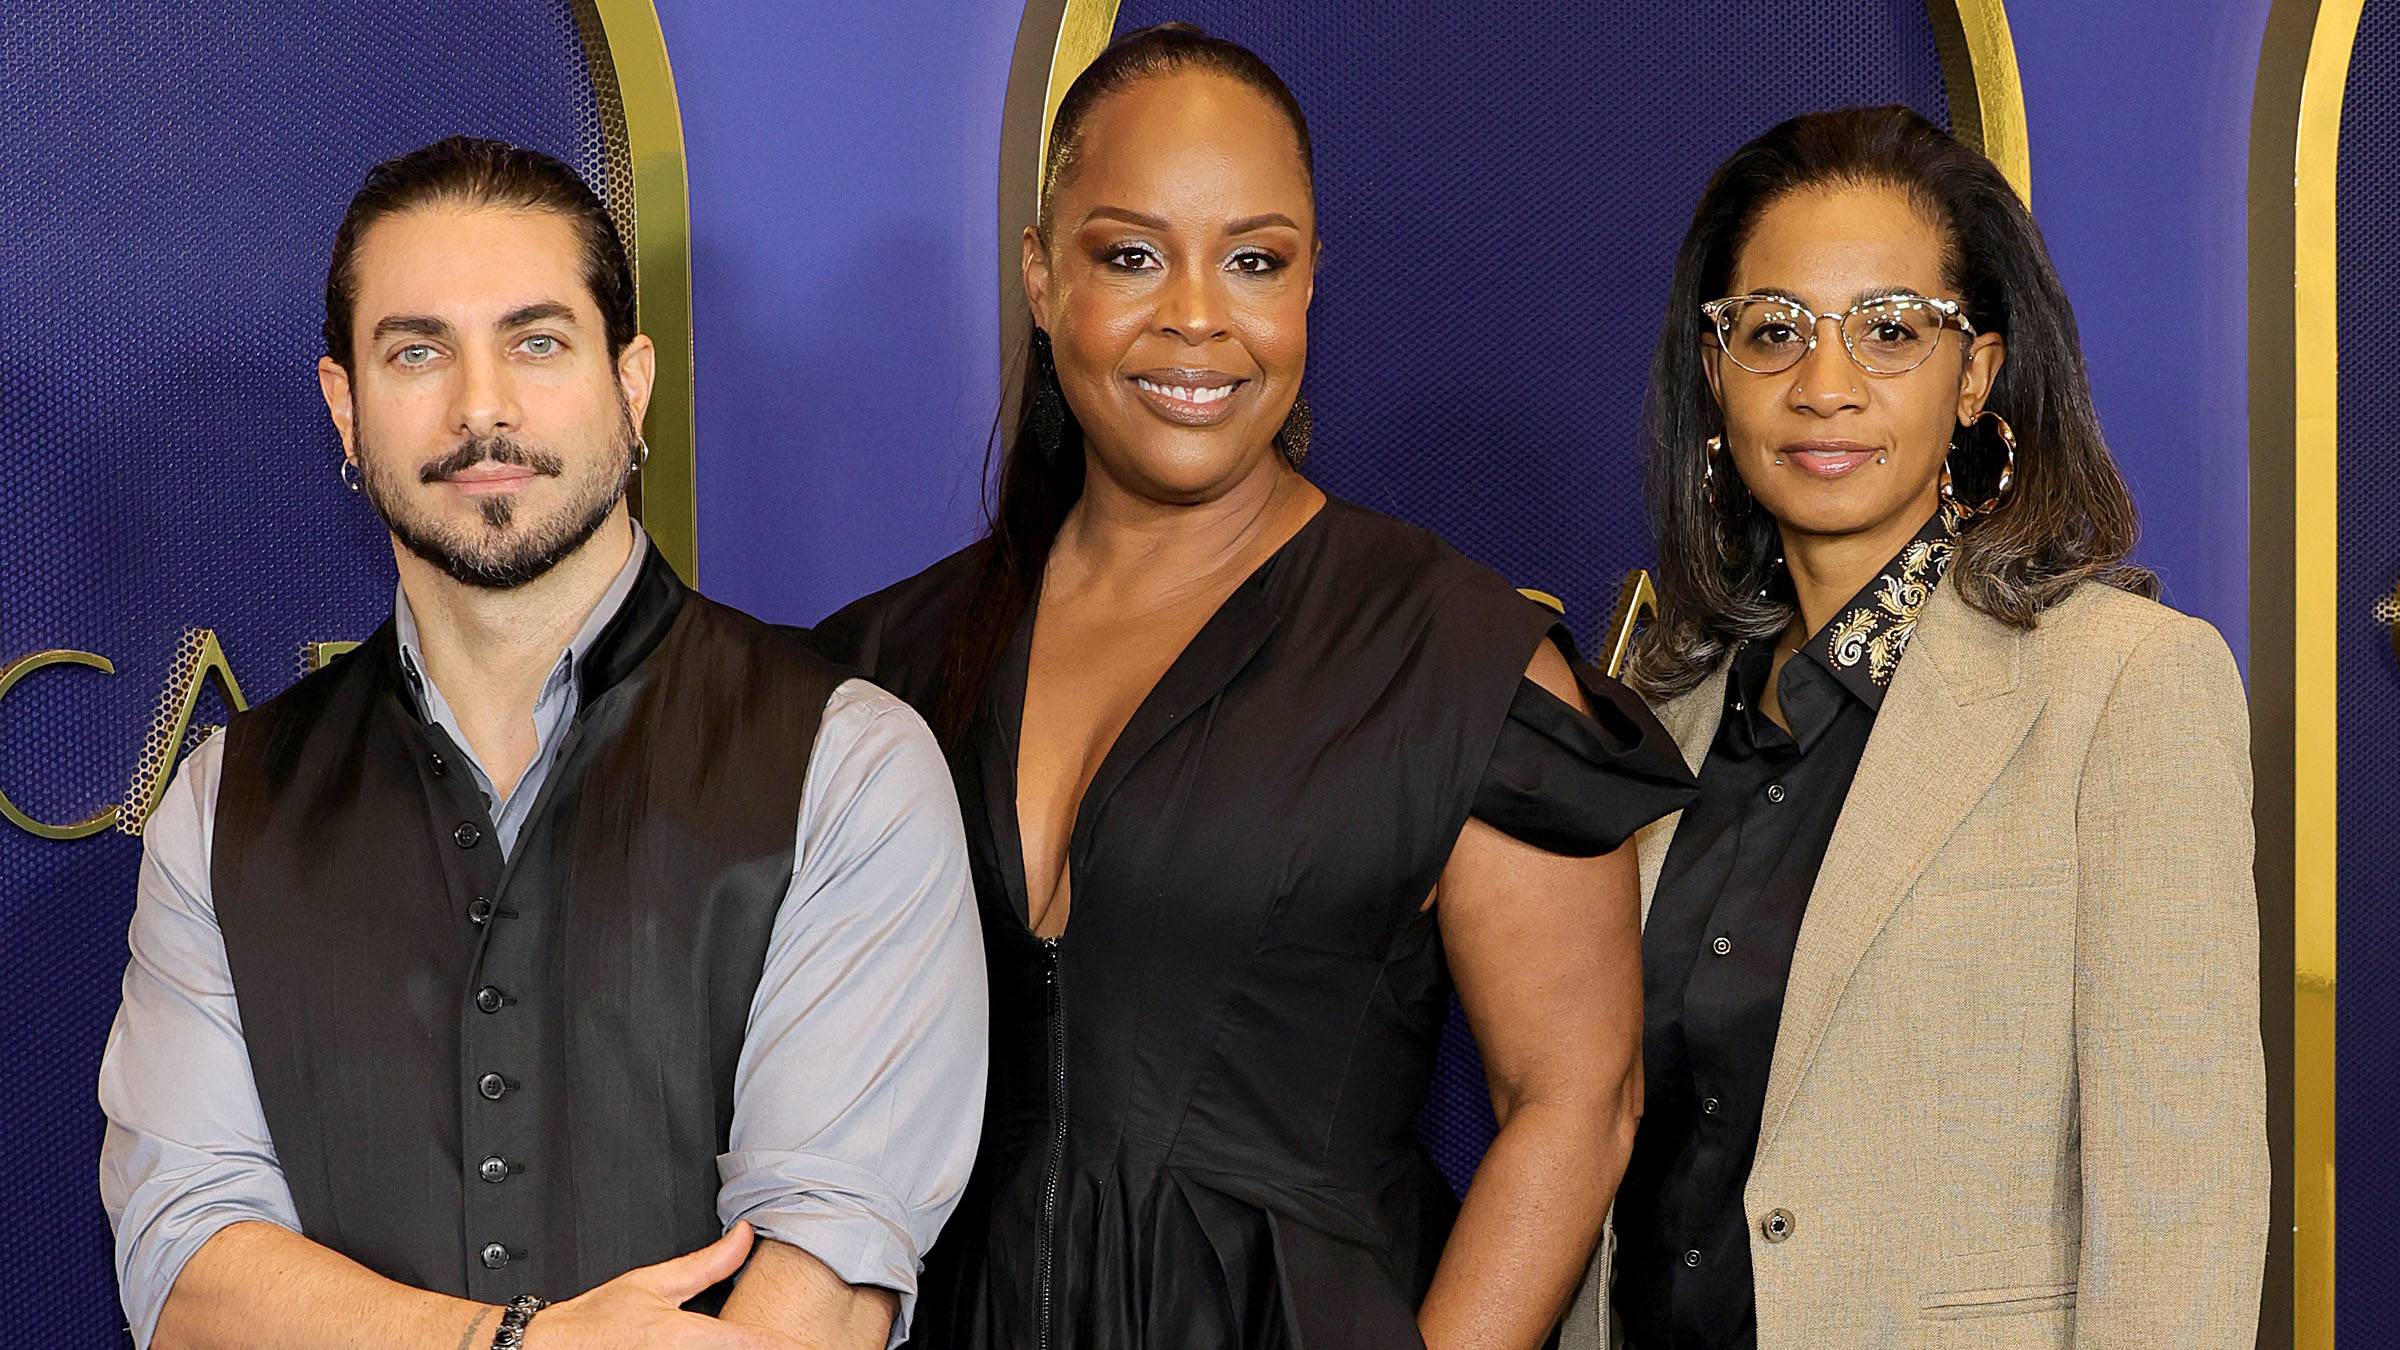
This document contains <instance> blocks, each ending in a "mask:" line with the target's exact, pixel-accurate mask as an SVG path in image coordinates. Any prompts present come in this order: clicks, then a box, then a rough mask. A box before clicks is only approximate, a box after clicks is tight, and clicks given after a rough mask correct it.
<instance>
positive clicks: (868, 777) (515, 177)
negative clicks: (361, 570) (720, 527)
mask: <svg viewBox="0 0 2400 1350" xmlns="http://www.w3.org/2000/svg"><path fill="white" fill-rule="evenodd" d="M325 294H326V320H325V342H326V356H325V359H324V360H323V361H322V362H320V363H319V365H318V380H319V383H320V384H321V386H322V388H323V392H324V395H325V403H326V407H327V408H328V409H329V410H330V412H331V413H332V416H333V422H334V425H335V427H336V428H337V429H338V430H339V431H340V433H341V440H342V444H343V449H344V456H343V460H342V463H341V466H340V469H341V473H342V477H343V481H344V482H345V483H346V484H347V485H349V486H350V487H351V488H352V489H353V490H356V491H362V492H363V493H364V495H365V497H366V499H367V500H368V501H369V502H370V503H372V505H373V507H374V509H375V511H376V512H377V513H378V514H379V515H380V516H381V517H382V519H383V520H384V522H385V523H386V524H387V525H388V526H389V527H390V531H391V536H392V541H393V556H394V557H395V558H396V559H397V560H398V564H399V572H400V586H399V593H398V595H397V596H396V597H395V599H394V602H393V613H392V617H391V620H390V622H388V623H386V624H384V625H383V626H382V627H381V628H379V629H378V630H377V631H376V633H375V634H374V636H373V637H371V638H370V639H368V641H367V642H366V643H365V644H364V645H362V646H361V647H360V648H359V649H357V650H356V651H355V652H353V653H351V654H350V655H348V656H345V657H343V658H341V659H340V660H338V661H336V662H334V663H333V664H331V665H330V666H328V667H327V668H326V669H325V670H323V671H321V672H319V673H317V674H315V675H313V676H310V677H309V678H307V679H305V680H303V681H301V682H300V683H299V684H297V685H295V686H293V688H292V689H291V690H290V691H288V692H286V693H285V694H283V695H282V696H281V697H278V698H276V699H274V700H271V701H269V702H267V703H265V704H262V705H260V706H259V707H258V708H255V709H253V710H251V711H249V712H247V713H243V714H241V715H239V716H237V717H235V718H234V719H233V721H232V724H231V725H230V726H229V727H227V729H226V731H225V733H224V734H223V735H220V736H217V737H214V738H212V739H211V740H210V741H208V742H207V743H206V744H205V745H203V746H202V747H201V748H200V749H198V750H197V751H195V752H194V753H193V755H192V756H191V758H190V760H189V762H187V763H186V764H185V765H184V766H183V768H182V770H181V771H180V772H179V773H178V774H177V776H176V782H175V785H174V787H173V789H172V790H171V791H170V792H169V794H168V796H167V799H166V801H165V802H164V803H163V804H162V805H161V807H160V809H159V811H158V813H157V814H156V816H154V817H153V819H152V820H151V822H150V824H149V827H148V830H147V832H146V836H145V844H144V849H145V851H144V856H143V862H142V871H141V882H140V889H139V895H138V899H137V903H136V908H135V914H134V919H133V925H132V931H131V945H132V960H131V963H130V965H129V966H128V968H127V971H126V976H125V1001H124V1005H123V1007H122V1009H121V1010H120V1011H119V1013H118V1017H117V1022H116V1026H115V1028H114V1030H113V1031H112V1032H111V1034H110V1036H109V1042H108V1050H107V1055H106V1058H105V1060H104V1062H103V1064H102V1067H101V1076H100V1099H101V1105H102V1106H103V1108H104V1109H105V1111H106V1113H107V1116H108V1122H109V1123H108V1133H107V1139H106V1142H105V1144H104V1146H103V1150H102V1154H101V1166H100V1173H101V1189H102V1193H103V1198H104V1199H105V1200H106V1202H107V1205H108V1209H109V1215H110V1218H111V1221H112V1222H113V1223H114V1225H115V1228H116V1234H117V1266H118V1274H119V1283H120V1288H121V1290H122V1293H123V1298H124V1303H125V1308H126V1312H127V1315H128V1319H129V1321H130V1323H131V1325H132V1330H133V1333H134V1337H135V1339H136V1341H137V1342H139V1343H141V1344H143V1345H151V1344H156V1345H160V1346H177V1347H218V1346H242V1347H247V1348H249V1350H266V1348H268V1347H285V1346H290V1347H309V1348H310V1350H319V1348H320V1347H327V1346H367V1345H375V1346H426V1347H432V1348H434V1350H460V1348H462V1347H481V1346H517V1345H524V1346H530V1347H535V1350H574V1348H575V1347H602V1346H607V1347H615V1346H626V1347H632V1346H643V1347H655V1346H688V1347H736V1346H738V1347H746V1348H748V1350H770V1348H771V1347H798V1346H803V1345H805V1346H812V1347H814V1346H843V1347H862V1348H864V1347H874V1346H881V1345H884V1344H885V1343H886V1342H887V1341H897V1340H898V1339H900V1338H901V1337H902V1336H904V1335H905V1332H906V1325H907V1319H908V1310H909V1306H910V1303H911V1301H912V1297H913V1291H914V1288H915V1282H916V1277H917V1270H918V1261H919V1258H920V1256H921V1255H922V1254H923V1252H924V1251H925V1249H926V1248H927V1247H928V1246H929V1245H930V1244H931V1242H932V1240H933V1237H934V1235H935V1233H936V1232H937V1231H938V1230H939V1228H940V1226H941V1222H942V1220H943V1218H944V1217H945V1216H946V1215H947V1214H948V1212H949V1210H950V1208H951V1207H952V1205H953V1204H954V1203H955V1201H956V1199H957V1196H958V1192H959V1189H960V1187H961V1186H962V1185H963V1184H964V1181H965V1178H966V1175H967V1171H968V1168H969V1164H970V1163H971V1161H972V1155H973V1152H974V1146H975V1139H976V1134H977V1131H978V1128H979V1126H980V1123H981V1114H982V1112H981V1104H982V1089H983V1078H984V1069H985V1016H986V1014H985V999H984V972H983V956H982V947H981V943H980V939H979V938H978V936H977V933H976V929H975V918H974V912H973V907H972V905H971V904H970V903H969V902H968V899H967V894H968V882H967V869H966V859H965V854H964V842H963V837H962V833H961V830H960V826H959V820H958V814H957V806H956V798H955V796H954V794H953V791H952V788H951V784H950V778H949V773H948V770H947V769H946V767H945V766H944V764H943V762H942V758H941V755H940V752H939V750H938V749H937V748H936V747H935V746H934V743H933V740H932V737H931V735H930V734H929V733H928V732H927V731H926V729H925V727H924V725H923V723H921V722H920V721H919V720H918V719H917V718H916V716H915V715H914V714H913V713H911V712H910V711H908V709H907V708H906V707H905V706H904V705H902V704H901V703H899V702H898V701H897V700H895V699H893V698H891V697H890V696H888V695H886V694H884V693H883V692H882V691H880V690H877V689H875V688H874V687H872V686H871V685H868V684H865V683H864V682H861V681H857V680H846V679H844V678H843V676H842V673H841V672H840V671H838V670H836V669H835V668H833V667H830V666H828V665H826V664H825V663H823V662H822V661H820V660H818V659H817V658H816V657H815V656H813V655H812V654H811V653H810V652H809V651H807V650H806V649H805V647H804V646H803V645H802V644H801V643H800V642H799V641H798V640H797V638H796V637H795V636H794V635H793V634H792V633H790V632H788V631H785V630H780V629H776V628H773V627H770V626H768V625H765V624H761V623H759V622H757V621H756V620H753V619H751V618H749V617H748V616H746V615H743V614H740V613H738V612H736V611H733V610H730V609H727V608H725V607H723V606H719V605H716V604H713V603H711V602H710V601H708V600H706V599H703V598H702V597H700V596H699V595H697V594H694V593H692V592H690V591H688V590H686V589H685V588H684V586H683V585H682V583H681V582H680V581H678V580H677V578H676V577H675V575H674V573H673V572H672V571H671V570H669V568H668V567H667V566H666V564H665V563H664V562H663V561H662V560H661V559H660V557H659V555H658V553H657V551H656V550H655V549H654V548H652V547H651V546H650V544H649V542H648V541H647V540H646V539H645V538H644V536H643V534H642V532H641V529H640V527H639V526H637V525H636V524H634V523H633V521H632V520H631V518H630V516H629V514H628V512H627V509H626V504H625V491H626V486H627V483H628V481H629V479H630V478H631V477H632V476H633V475H634V474H635V473H636V472H638V471H639V469H640V465H641V461H642V458H643V456H644V454H645V450H644V447H643V445H642V442H641V441H640V439H639V438H638V437H637V435H636V432H635V428H636V427H638V426H639V425H640V423H641V418H642V413H643V410H644V408H645V406H646V405H647V403H648V400H649V395H650V387H651V377H652V371H653V365H654V361H655V354H654V352H653V350H652V347H651V344H650V340H649V339H648V338H646V337H642V336H640V335H638V334H637V333H636V332H635V331H634V321H633V283H632V277H631V274H630V270H629V269H628V267H627V263H626V258H625V251H624V247H623V245H622V243H621V242H620V240H619V238H618V235H617V232H616V230H615V228H614V226H613V225H612V224H611V223H610V220H609V217H608V214H607V212H606V210H605V209H604V208H603V207H602V206H601V204H600V202H599V201H598V200H597V199H596V198H595V197H594V196H593V194H592V193H591V191H590V190H589V189H588V188H587V187H585V186H584V184H583V183H582V182H581V181H580V180H578V179H577V178H576V177H575V175H574V173H573V172H572V171H571V170H569V169H568V168H567V167H566V166H565V165H563V164H560V163H558V162H557V161H555V160H552V159H549V158H547V157H546V156H541V155H536V154H533V153H530V152H527V151H524V150H519V149H514V148H512V147H509V146H505V145H500V144H498V143H495V142H490V141H473V140H467V139H463V138H454V139H451V140H448V141H443V142H441V143H439V144H436V145H433V146H429V147H427V148H425V149H423V150H420V151H417V152H414V153H412V154H409V155H405V156H402V157H401V158H399V159H396V160H393V161H391V162H389V163H386V164H384V165H381V166H378V167H377V168H376V169H375V170H374V171H373V172H372V173H370V174H369V175H368V177H367V180H366V183H365V185H364V187H362V188H361V190H360V191H359V193H358V195H357V197H356V198H355V199H353V201H352V202H351V205H350V209H349V212H348V214H347V215H346V216H345V217H344V219H343V221H342V224H341V228H340V230H339V232H338V233H337V235H336V236H335V241H334V248H333V258H332V265H331V268H330V270H329V274H328V277H327V281H326V288H325ZM544 1299H549V1300H555V1302H554V1303H551V1304H547V1305H545V1304H544V1302H543V1300H544ZM687 1302H690V1303H692V1304H693V1310H688V1311H687V1310H685V1309H684V1308H683V1305H684V1304H686V1303H687ZM709 1314H714V1315H713V1316H712V1315H709Z"/></svg>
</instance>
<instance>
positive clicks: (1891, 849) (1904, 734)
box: [1644, 589, 2045, 1157]
mask: <svg viewBox="0 0 2400 1350" xmlns="http://www.w3.org/2000/svg"><path fill="white" fill-rule="evenodd" d="M2023 648H2024V640H2023V635H2022V634H2020V633H2018V632H2016V631H2014V630H2012V629H2010V628H2008V627H2006V626H2005V625H2003V624H2000V623H1998V622H1996V621H1994V620H1992V619H1990V618H1987V617H1985V616H1984V615H1982V614H1980V613H1977V612H1976V611H1975V610H1974V609H1972V608H1970V607H1969V606H1968V605H1966V604H1965V603H1964V602H1963V601H1960V600H1959V599H1958V598H1957V596H1956V595H1955V593H1954V592H1952V591H1950V590H1948V589H1942V590H1938V591H1936V592H1935V593H1934V596H1933V598H1932V599H1931V600H1929V601H1928V602H1926V606H1925V612H1924V617H1923V618H1922V619H1921V620H1920V621H1919V623H1918V626H1917V631H1916V635H1915V637H1914V639H1913V643H1912V645H1911V646H1910V648H1909V649H1908V651H1907V652H1906V654H1905V655H1904V656H1903V657H1902V658H1901V662H1900V666H1899V669H1898V670H1897V671H1896V672H1895V673H1894V675H1893V679H1892V685H1891V688H1890V690H1889V691H1888V692H1887V693H1886V694H1885V696H1884V702H1883V707H1882V710H1881V711H1879V712H1878V713H1877V714H1876V718H1875V730H1874V733H1873V735H1872V736H1870V737H1869V738H1868V741H1867V748H1866V753H1865V755H1864V756H1863V757H1862V758H1861V759H1860V760H1859V765H1858V776H1857V778H1856V779H1855V780H1853V782H1852V783H1851V787H1850V795H1849V798H1848V800H1847V801H1846V802H1845V803H1844V804H1843V807H1842V814H1841V818H1840V820H1839V822H1838V823H1837V824H1836V825H1835V827H1834V831H1833V840H1832V842H1831V844H1830V845H1829V846H1828V847H1827V848H1826V850H1825V861H1824V865H1823V866H1822V867H1820V868H1819V869H1818V872H1817V881H1816V886H1815V887H1814V889H1812V890H1811V891H1810V893H1809V901H1808V914H1807V917H1806V918H1805V919H1803V920H1802V921H1801V925H1800V940H1799V944H1798V946H1797V948H1796V949H1795V950H1794V952H1793V954H1792V973H1791V980H1790V983H1789V984H1788V985H1787V986H1786V987H1785V991H1784V998H1783V1020H1782V1024H1781V1026H1780V1027H1779V1029H1778V1030H1777V1033H1776V1037H1775V1057H1774V1064H1773V1067H1772V1069H1771V1070H1770V1071H1769V1073H1768V1078H1767V1101H1766V1114H1765V1119H1764V1121H1763V1123H1762V1125H1761V1128H1760V1132H1759V1154H1760V1156H1761V1157H1763V1156H1765V1151H1766V1149H1767V1148H1768V1146H1770V1145H1771V1144H1772V1143H1773V1142H1774V1139H1775V1132H1776V1130H1777V1129H1778V1128H1779V1127H1780V1126H1781V1125H1782V1123H1783V1118H1784V1116H1785V1114H1786V1113H1787V1112H1788V1111H1789V1110H1790V1109H1791V1104H1792V1098H1793V1096H1794V1094H1795V1093H1797V1092H1798V1090H1799V1086H1800V1080H1801V1078H1802V1077H1803V1076H1805V1075H1806V1074H1807V1072H1808V1066H1809V1063H1810V1061H1811V1060H1813V1059H1814V1058H1815V1056H1816V1051H1817V1045H1818V1043H1819V1042H1820V1041H1821V1040H1822V1039H1823V1038H1824V1035H1825V1027H1826V1024H1827V1022H1829V1021H1830V1020H1831V1019H1832V1016H1833V1009H1834V1005H1835V1004H1836V1003H1837V1002H1838V1001H1839V1000H1840V998H1841V995H1842V991H1843V989H1844V988H1845V987H1847V986H1848V984H1849V982H1850V975H1851V972H1852V971H1853V970H1855V969H1856V968H1857V966H1858V962H1859V959H1860V958H1861V957H1863V956H1865V955H1866V952H1867V948H1868V947H1869V946H1870V945H1872V944H1873V942H1874V941H1875V937H1876V935H1877V934H1878V933H1880V932H1882V931H1883V927H1884V924H1885V923H1886V922H1888V921H1889V920H1890V919H1891V916H1892V911H1893V910H1894V909H1896V908H1898V907H1899V904H1900V900H1901V898H1902V897H1903V896H1905V895H1906V894H1907V893H1908V889H1909V887H1910V886H1911V885H1913V884H1914V883H1915V881H1916V879H1917V877H1918V875H1919V874H1920V873H1922V872H1923V871H1924V870H1925V866H1926V864H1927V863H1929V862H1931V861H1932V860H1933V857H1934V855H1935V854H1937V853H1939V852H1940V851H1941V848H1942V845H1943V844H1945V843H1947V842H1948V841H1949V838H1950V836H1951V834H1952V833H1953V832H1955V831H1956V830H1957V828H1958V826H1959V824H1960V822H1962V821H1964V820H1965V819H1966V817H1967V813H1968V812H1969V811H1971V810H1973V809H1974V806H1975V803H1976V802H1977V801H1979V800H1981V799H1982V797H1983V794H1984V792H1985V791H1986V790H1987V789H1989V788H1990V787H1991V785H1992V782H1993V780H1994V779H1996V778H1998V777H1999V775H2000V771H2001V769H2002V768H2003V767H2005V766H2006V765H2007V763H2008V761H2009V759H2010V758H2011V757H2012V756H2014V755H2015V754H2016V752H2017V747H2018V746H2020V745H2022V744H2023V743H2024V740H2025V734H2026V732H2027V731H2028V730H2030V729H2031V728H2032V726H2033V721H2034V718H2035V717H2036V716H2037V715H2038V714H2039V713H2040V712H2041V710H2042V705H2043V703H2044V701H2045V698H2044V695H2043V694H2042V693H2041V691H2040V690H2038V689H2035V688H2030V687H2027V686H2026V684H2025V683H2024V681H2023V678H2022V672H2021V671H2020V670H2019V668H2018V667H2019V663H2020V661H2021V660H2022V659H2023V654H2024V653H2023ZM1644 894H1645V896H1646V895H1647V891H1645V893H1644Z"/></svg>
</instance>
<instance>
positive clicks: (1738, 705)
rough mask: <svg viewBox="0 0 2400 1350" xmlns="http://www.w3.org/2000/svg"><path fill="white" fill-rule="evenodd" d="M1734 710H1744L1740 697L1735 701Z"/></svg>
mask: <svg viewBox="0 0 2400 1350" xmlns="http://www.w3.org/2000/svg"><path fill="white" fill-rule="evenodd" d="M1733 710H1734V711H1735V712H1740V711H1741V710H1742V701H1741V700H1740V699H1738V698H1737V699H1735V700H1734V701H1733Z"/></svg>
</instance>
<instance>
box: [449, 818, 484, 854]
mask: <svg viewBox="0 0 2400 1350" xmlns="http://www.w3.org/2000/svg"><path fill="white" fill-rule="evenodd" d="M450 837H451V838H452V839H455V840H457V841H458V846H459V847H460V848H473V847H475V846H476V845H477V844H479V843H481V842H483V831H481V830H479V829H476V828H475V822H474V821H471V820H462V821H460V822H459V824H458V828H457V829H455V830H452V831H451V832H450Z"/></svg>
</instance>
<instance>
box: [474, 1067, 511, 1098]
mask: <svg viewBox="0 0 2400 1350" xmlns="http://www.w3.org/2000/svg"><path fill="white" fill-rule="evenodd" d="M475 1090H476V1091H477V1092H480V1093H482V1094H483V1095H484V1096H485V1097H486V1098H488V1099H490V1100H492V1101H498V1100H500V1098H501V1097H503V1096H504V1095H506V1094H507V1092H508V1080H507V1079H505V1078H502V1077H501V1076H500V1075H498V1074H496V1073H487V1074H485V1075H484V1076H483V1077H481V1078H478V1079H476V1080H475Z"/></svg>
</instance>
